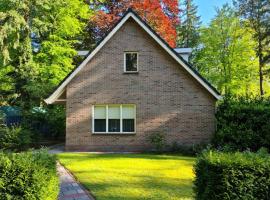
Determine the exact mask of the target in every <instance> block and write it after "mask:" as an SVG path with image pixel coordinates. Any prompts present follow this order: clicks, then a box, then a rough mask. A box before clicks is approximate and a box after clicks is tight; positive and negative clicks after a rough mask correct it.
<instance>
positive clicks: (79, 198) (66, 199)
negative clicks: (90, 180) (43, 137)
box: [57, 163, 94, 200]
mask: <svg viewBox="0 0 270 200" xmlns="http://www.w3.org/2000/svg"><path fill="white" fill-rule="evenodd" d="M57 171H58V175H59V179H60V192H59V195H58V200H94V197H92V196H90V195H89V194H88V193H87V192H86V190H85V189H84V188H83V187H82V186H81V185H80V184H78V183H77V182H76V180H75V179H74V177H73V176H72V175H71V173H69V172H68V170H67V169H65V168H64V167H63V166H62V165H60V164H59V163H58V164H57Z"/></svg>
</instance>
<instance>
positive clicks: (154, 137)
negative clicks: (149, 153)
mask: <svg viewBox="0 0 270 200" xmlns="http://www.w3.org/2000/svg"><path fill="white" fill-rule="evenodd" d="M149 141H150V143H151V144H152V146H153V147H154V150H155V151H157V152H161V151H163V150H164V148H165V145H166V138H165V134H164V133H161V132H157V133H152V134H151V135H150V136H149Z"/></svg>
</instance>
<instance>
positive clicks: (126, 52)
mask: <svg viewBox="0 0 270 200" xmlns="http://www.w3.org/2000/svg"><path fill="white" fill-rule="evenodd" d="M129 53H136V54H137V71H127V70H126V55H127V54H129ZM138 72H139V52H137V51H125V52H124V73H127V74H132V73H138Z"/></svg>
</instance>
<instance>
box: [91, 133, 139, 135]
mask: <svg viewBox="0 0 270 200" xmlns="http://www.w3.org/2000/svg"><path fill="white" fill-rule="evenodd" d="M135 134H136V133H135V132H133V133H129V132H126V133H120V132H110V133H109V132H107V133H105V132H104V133H92V135H135Z"/></svg>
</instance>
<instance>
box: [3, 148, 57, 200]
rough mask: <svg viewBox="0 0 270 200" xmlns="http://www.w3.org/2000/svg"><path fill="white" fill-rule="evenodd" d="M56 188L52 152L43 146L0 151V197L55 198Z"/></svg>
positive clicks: (19, 198)
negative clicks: (14, 151)
mask: <svg viewBox="0 0 270 200" xmlns="http://www.w3.org/2000/svg"><path fill="white" fill-rule="evenodd" d="M58 191H59V181H58V177H57V174H56V161H55V157H54V156H52V155H49V154H48V153H47V152H46V151H44V150H41V151H36V152H25V153H18V154H15V153H3V152H0V197H1V200H11V199H14V200H56V199H57V195H58Z"/></svg>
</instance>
